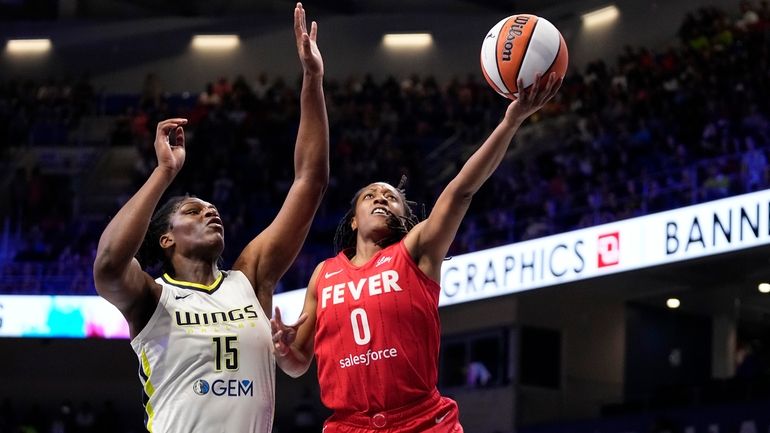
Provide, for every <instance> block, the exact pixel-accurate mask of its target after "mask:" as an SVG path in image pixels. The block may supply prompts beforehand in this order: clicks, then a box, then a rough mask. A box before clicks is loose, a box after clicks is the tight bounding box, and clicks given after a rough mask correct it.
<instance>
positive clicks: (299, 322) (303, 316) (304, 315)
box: [291, 313, 308, 328]
mask: <svg viewBox="0 0 770 433" xmlns="http://www.w3.org/2000/svg"><path fill="white" fill-rule="evenodd" d="M307 318H308V315H307V313H302V314H300V315H299V319H297V321H296V322H294V324H293V325H291V327H292V328H296V327H299V326H301V325H302V324H303V323H305V321H307Z"/></svg>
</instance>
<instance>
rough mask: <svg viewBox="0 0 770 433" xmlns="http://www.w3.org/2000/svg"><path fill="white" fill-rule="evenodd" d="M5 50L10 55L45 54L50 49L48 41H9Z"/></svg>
mask: <svg viewBox="0 0 770 433" xmlns="http://www.w3.org/2000/svg"><path fill="white" fill-rule="evenodd" d="M5 49H6V50H7V51H8V52H9V53H12V54H37V53H45V52H47V51H49V50H50V49H51V40H50V39H9V40H8V43H7V44H6V45H5Z"/></svg>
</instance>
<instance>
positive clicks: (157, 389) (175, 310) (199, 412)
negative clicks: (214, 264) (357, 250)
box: [131, 271, 275, 433]
mask: <svg viewBox="0 0 770 433" xmlns="http://www.w3.org/2000/svg"><path fill="white" fill-rule="evenodd" d="M156 281H157V282H158V283H159V284H161V285H162V286H163V291H162V292H161V295H160V301H159V302H158V306H157V308H156V309H155V312H154V313H153V314H152V317H151V318H150V320H149V322H148V323H147V325H146V326H145V327H144V329H142V331H141V332H140V333H139V334H138V335H137V336H136V337H135V338H134V339H133V340H132V341H131V347H133V348H134V351H135V352H136V354H137V356H138V357H139V376H140V379H141V381H142V386H143V404H144V407H145V426H146V427H147V430H148V431H150V432H155V433H175V432H179V433H191V432H200V433H204V432H205V433H225V432H227V433H236V432H237V433H248V432H257V433H270V432H271V431H272V424H273V411H274V402H275V358H274V355H273V344H272V338H271V333H270V319H269V318H268V317H267V316H266V315H265V312H264V310H263V309H262V307H261V306H260V304H259V301H258V300H257V296H256V294H255V293H254V289H253V288H252V286H251V284H250V283H249V280H248V279H247V278H246V276H245V275H243V273H241V272H239V271H230V272H221V273H220V275H219V277H218V278H217V280H216V281H214V283H212V284H211V285H210V286H205V285H202V284H195V283H188V282H182V281H176V280H174V279H172V278H171V277H169V276H168V275H164V276H163V277H161V278H158V279H157V280H156Z"/></svg>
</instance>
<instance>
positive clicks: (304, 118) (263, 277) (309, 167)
mask: <svg viewBox="0 0 770 433" xmlns="http://www.w3.org/2000/svg"><path fill="white" fill-rule="evenodd" d="M294 35H295V37H296V42H297V52H298V54H299V58H300V61H301V62H302V69H303V80H302V93H301V95H300V105H301V106H300V109H301V114H300V122H299V131H298V133H297V142H296V145H295V148H294V182H293V184H292V186H291V188H290V189H289V193H288V195H287V196H286V200H285V201H284V203H283V206H282V207H281V209H280V211H279V212H278V215H277V216H276V218H275V220H273V222H272V223H271V224H270V225H269V226H268V227H267V228H266V229H265V230H264V231H263V232H262V233H260V234H259V235H258V236H257V237H256V238H254V240H252V241H251V242H250V243H249V244H248V245H247V246H246V248H245V249H244V251H243V253H242V254H241V256H240V257H239V258H238V260H237V261H236V263H235V266H234V268H235V269H239V270H241V271H243V272H244V273H245V274H246V276H247V277H248V278H249V279H250V280H251V283H252V285H254V288H255V290H256V291H257V297H258V298H259V301H260V303H261V304H262V308H263V309H264V310H265V313H266V314H268V315H269V314H271V312H272V295H273V289H274V288H275V285H276V283H277V282H278V280H279V279H280V278H281V277H282V276H283V274H284V273H285V272H286V270H288V268H289V266H290V265H291V264H292V262H293V261H294V259H295V258H296V257H297V254H298V253H299V251H300V248H302V244H303V243H304V241H305V238H306V237H307V234H308V231H309V230H310V225H311V223H312V221H313V217H314V215H315V212H316V210H317V209H318V206H319V205H320V204H321V199H322V198H323V195H324V192H325V191H326V187H327V185H328V183H329V122H328V119H327V115H326V104H325V101H324V93H323V86H322V84H323V72H324V69H323V59H322V58H321V52H320V51H319V50H318V45H317V43H316V41H317V37H318V25H317V24H316V23H315V22H313V23H312V24H311V29H310V33H308V29H307V24H306V21H305V10H304V9H303V8H302V4H301V3H297V6H296V8H295V9H294Z"/></svg>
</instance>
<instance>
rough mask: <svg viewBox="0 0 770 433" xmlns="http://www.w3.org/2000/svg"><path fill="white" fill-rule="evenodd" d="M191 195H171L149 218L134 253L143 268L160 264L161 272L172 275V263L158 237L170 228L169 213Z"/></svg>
mask: <svg viewBox="0 0 770 433" xmlns="http://www.w3.org/2000/svg"><path fill="white" fill-rule="evenodd" d="M190 197H195V196H191V195H178V196H174V197H171V198H170V199H168V201H167V202H166V203H165V204H164V205H163V206H161V207H160V208H159V209H158V210H157V211H155V214H154V215H153V216H152V218H151V219H150V226H149V227H148V228H147V233H145V235H144V241H142V246H140V247H139V251H138V252H137V253H136V259H137V260H139V263H141V265H142V267H144V268H145V269H155V268H156V267H157V266H158V265H160V270H161V272H165V273H168V274H169V275H174V265H173V264H172V263H171V261H170V260H169V259H168V257H166V254H165V253H164V251H163V248H161V246H160V237H161V236H163V234H164V233H166V232H168V231H169V229H170V228H171V215H173V214H174V212H176V211H177V209H179V206H181V205H182V202H183V201H184V200H186V199H188V198H190Z"/></svg>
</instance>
